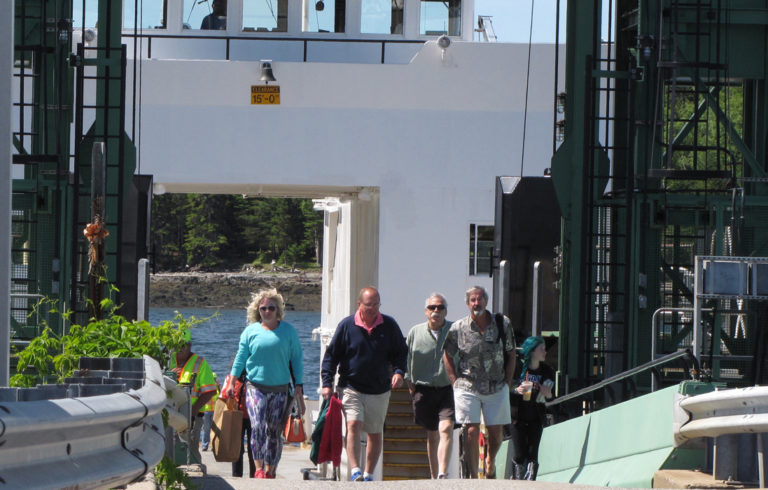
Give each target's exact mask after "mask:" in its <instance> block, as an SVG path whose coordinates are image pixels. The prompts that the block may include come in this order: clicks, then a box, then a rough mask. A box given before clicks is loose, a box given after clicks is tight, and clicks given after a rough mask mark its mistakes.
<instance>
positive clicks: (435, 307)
mask: <svg viewBox="0 0 768 490" xmlns="http://www.w3.org/2000/svg"><path fill="white" fill-rule="evenodd" d="M427 309H428V310H430V311H435V310H438V311H443V310H444V309H445V305H427Z"/></svg>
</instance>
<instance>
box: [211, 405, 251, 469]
mask: <svg viewBox="0 0 768 490" xmlns="http://www.w3.org/2000/svg"><path fill="white" fill-rule="evenodd" d="M242 444H243V413H242V412H241V411H240V410H238V409H237V408H236V407H235V401H234V400H232V399H229V400H226V401H225V400H222V399H221V398H219V399H217V400H216V405H215V406H214V409H213V423H212V424H211V446H212V448H213V457H214V458H215V459H216V461H219V462H235V461H237V460H238V458H239V457H240V453H241V452H242Z"/></svg>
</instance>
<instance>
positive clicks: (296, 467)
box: [128, 445, 605, 490]
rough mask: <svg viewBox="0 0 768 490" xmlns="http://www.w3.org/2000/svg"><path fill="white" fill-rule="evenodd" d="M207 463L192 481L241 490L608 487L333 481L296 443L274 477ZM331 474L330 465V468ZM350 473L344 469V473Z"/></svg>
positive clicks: (140, 487) (134, 489)
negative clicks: (308, 473) (319, 475)
mask: <svg viewBox="0 0 768 490" xmlns="http://www.w3.org/2000/svg"><path fill="white" fill-rule="evenodd" d="M202 456H203V464H204V465H205V474H204V475H203V473H202V472H201V471H199V468H197V467H191V468H189V471H188V475H189V476H190V478H191V480H192V483H193V484H194V485H195V486H196V488H198V489H199V490H231V489H234V490H240V489H253V488H274V489H277V488H280V489H289V488H312V489H316V488H317V489H322V488H335V489H338V488H341V487H358V486H360V485H363V486H376V487H377V488H391V489H399V490H408V489H441V490H444V489H470V488H471V489H475V488H528V489H540V490H546V489H554V488H572V489H574V490H578V489H598V488H600V489H604V488H605V487H597V486H586V485H569V484H563V483H550V482H535V481H533V482H532V481H520V480H484V479H479V480H440V481H438V480H396V481H375V482H350V481H330V480H304V475H303V473H302V469H305V468H311V469H312V470H314V469H315V467H314V465H313V464H312V462H311V461H310V460H309V449H308V448H301V447H297V446H292V445H286V446H285V447H284V449H283V455H282V458H281V460H280V464H279V466H278V471H277V476H276V478H275V479H274V480H255V479H253V478H248V477H247V476H246V477H243V478H238V477H233V476H232V463H218V462H216V460H215V459H214V458H213V453H211V451H205V452H203V453H202ZM244 463H245V465H244V466H245V471H246V473H247V471H248V460H247V459H246V461H245V462H244ZM328 473H329V475H330V469H329V471H328ZM345 475H346V473H345V472H344V471H342V477H344V476H345ZM154 488H155V486H154V482H151V481H145V482H141V483H134V484H131V485H129V486H128V489H130V490H150V489H152V490H154Z"/></svg>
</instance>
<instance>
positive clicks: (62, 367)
mask: <svg viewBox="0 0 768 490" xmlns="http://www.w3.org/2000/svg"><path fill="white" fill-rule="evenodd" d="M51 304H52V303H50V302H49V301H46V302H42V303H40V304H38V305H37V308H42V307H49V308H50V311H52V312H55V304H53V306H52V307H51V306H50V305H51ZM101 306H102V308H103V310H104V313H105V314H104V319H103V320H96V319H91V320H90V321H89V322H88V324H86V325H77V324H75V325H72V326H70V328H69V331H68V332H67V333H65V334H64V335H62V336H61V337H59V336H57V335H56V334H55V333H54V332H53V330H51V329H50V328H49V327H48V325H44V329H43V332H42V333H41V334H40V335H39V336H37V337H36V338H35V339H33V340H32V341H31V342H30V343H29V345H28V346H27V347H26V348H24V349H23V350H22V351H20V352H19V354H18V364H17V366H18V367H17V369H18V371H19V373H18V374H16V375H14V376H13V377H12V378H11V380H10V385H11V386H19V387H30V386H35V385H36V384H38V383H42V382H45V381H47V380H49V379H55V380H56V381H61V380H62V379H63V378H67V377H69V376H71V375H72V372H73V371H74V370H75V369H77V365H78V362H79V360H80V358H81V357H129V358H136V357H141V356H143V355H148V356H150V357H152V358H154V359H156V360H157V361H158V362H159V363H160V365H161V367H163V368H165V367H166V366H167V357H168V354H169V353H170V352H173V351H175V350H178V348H179V347H181V346H182V345H184V342H185V341H184V332H185V331H187V330H189V329H190V328H192V327H194V326H195V325H197V324H199V323H201V322H203V321H205V319H202V320H198V319H196V318H195V317H190V318H189V319H185V318H184V317H183V316H182V315H181V314H179V313H177V314H176V316H175V317H174V319H173V320H167V321H164V322H162V323H161V324H160V325H157V326H154V327H153V326H152V325H151V324H150V323H149V322H147V321H136V320H127V319H125V318H124V317H122V316H120V315H118V314H117V309H118V306H117V305H115V304H114V302H113V301H112V300H111V299H104V300H103V301H102V302H101ZM65 317H66V318H69V317H70V315H69V314H68V313H67V314H65ZM30 372H33V373H34V374H31V373H30Z"/></svg>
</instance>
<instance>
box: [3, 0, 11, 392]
mask: <svg viewBox="0 0 768 490" xmlns="http://www.w3.org/2000/svg"><path fill="white" fill-rule="evenodd" d="M14 3H15V2H9V6H10V12H8V13H7V14H6V15H3V16H0V19H2V20H0V31H2V32H5V33H6V35H4V36H2V41H0V155H2V157H1V158H0V160H2V163H0V186H2V187H1V188H0V386H8V378H9V377H10V364H9V363H10V346H11V343H10V337H11V158H12V157H11V104H12V102H11V80H12V79H13V77H12V72H11V69H12V67H13V19H14ZM2 26H5V27H2Z"/></svg>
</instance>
